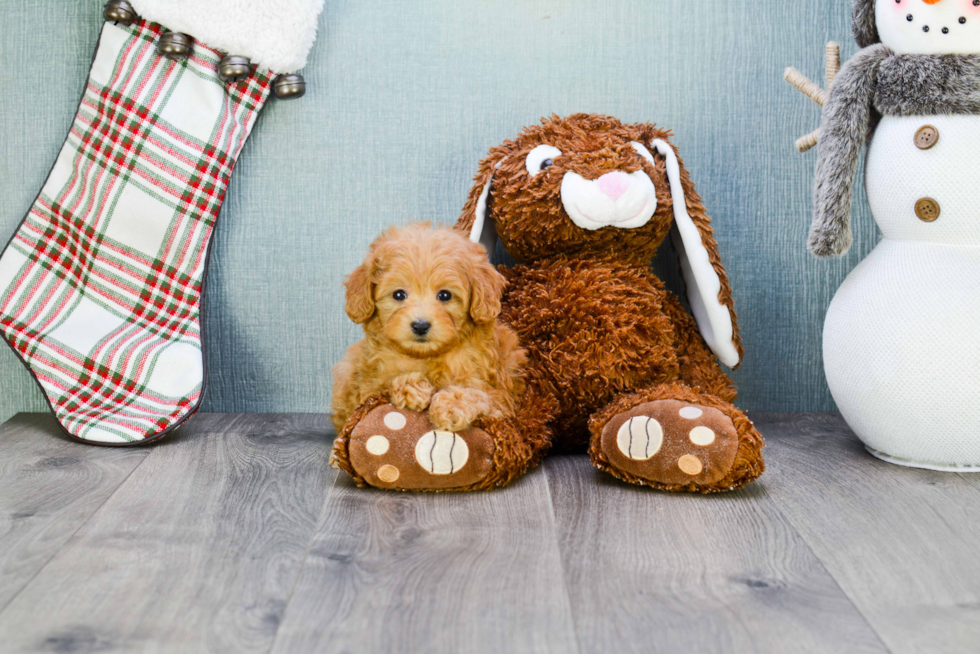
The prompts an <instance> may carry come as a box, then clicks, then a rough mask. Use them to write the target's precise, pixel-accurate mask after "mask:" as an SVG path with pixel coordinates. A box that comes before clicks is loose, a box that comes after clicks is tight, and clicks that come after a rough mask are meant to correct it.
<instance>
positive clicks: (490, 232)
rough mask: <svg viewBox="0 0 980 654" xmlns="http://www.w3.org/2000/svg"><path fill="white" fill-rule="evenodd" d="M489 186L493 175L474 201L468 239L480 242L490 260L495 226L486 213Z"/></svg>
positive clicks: (495, 237)
mask: <svg viewBox="0 0 980 654" xmlns="http://www.w3.org/2000/svg"><path fill="white" fill-rule="evenodd" d="M502 163H504V160H501V161H500V162H498V163H497V165H496V166H495V168H500V165H501V164H502ZM491 186H493V175H491V176H490V179H489V180H487V183H486V184H484V185H483V192H482V193H480V198H479V199H478V200H477V201H476V211H475V216H474V219H473V227H472V228H471V229H470V240H471V241H473V242H474V243H480V244H481V245H482V246H483V247H485V248H486V249H487V258H488V259H491V260H492V259H493V255H494V253H495V252H496V251H497V226H496V225H495V224H494V222H493V218H492V217H490V216H488V215H487V204H488V203H489V201H490V187H491Z"/></svg>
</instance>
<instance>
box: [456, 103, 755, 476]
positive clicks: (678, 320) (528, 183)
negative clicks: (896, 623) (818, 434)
mask: <svg viewBox="0 0 980 654" xmlns="http://www.w3.org/2000/svg"><path fill="white" fill-rule="evenodd" d="M457 228H459V229H462V230H464V231H465V232H467V233H469V234H470V238H471V239H473V240H475V241H480V242H483V243H484V245H486V246H487V249H488V251H490V252H493V251H494V248H495V245H496V240H497V238H499V240H500V241H501V243H502V245H503V247H504V249H505V250H506V251H507V252H508V253H509V254H510V255H511V256H513V257H514V258H515V259H517V260H518V262H519V264H518V265H517V266H515V267H514V268H512V269H503V270H502V271H503V272H504V275H505V276H506V277H507V281H508V284H507V287H506V289H505V292H504V297H503V311H502V313H501V318H502V319H503V320H504V322H506V323H508V324H509V325H510V326H511V327H512V328H514V329H515V330H516V331H517V332H518V334H519V336H520V339H521V344H522V346H523V347H524V348H525V349H526V350H527V354H528V357H529V363H528V370H527V377H528V387H529V388H534V389H536V393H537V397H539V398H543V399H547V398H554V399H555V400H557V410H554V409H552V408H550V407H547V406H544V405H542V406H541V407H540V409H539V408H538V407H535V406H533V405H531V406H528V405H525V406H524V407H523V409H522V411H523V415H524V416H525V418H526V419H532V418H534V417H535V416H538V415H541V414H544V413H545V412H549V411H550V412H551V413H553V415H552V416H551V417H550V420H549V424H550V426H551V428H552V432H553V434H554V437H553V439H552V443H551V445H553V447H554V449H555V450H557V451H575V450H584V449H585V448H586V447H588V451H589V453H590V455H591V458H592V461H593V463H594V465H596V466H597V467H598V468H600V469H602V470H605V471H608V472H609V473H611V474H613V475H614V476H616V477H618V478H620V479H622V480H625V481H628V482H631V483H635V484H642V485H647V486H653V487H656V488H660V489H664V490H676V491H693V492H702V493H708V492H717V491H726V490H732V489H735V488H739V487H741V486H743V485H745V484H746V483H748V482H750V481H752V480H754V479H756V478H757V477H758V476H759V475H760V474H761V473H762V471H763V469H764V463H763V458H762V454H761V449H762V446H763V441H762V438H761V437H760V436H759V434H758V432H756V430H755V429H754V427H753V426H752V423H751V422H750V421H749V420H748V418H747V417H746V416H745V414H744V413H742V412H741V411H739V410H738V409H736V408H735V407H734V406H732V404H731V403H732V402H733V401H734V399H735V388H734V386H733V385H732V382H731V380H730V379H729V378H728V377H727V376H725V374H724V373H723V372H722V370H721V368H720V367H719V365H718V363H717V361H716V360H715V358H716V357H717V359H718V360H720V361H721V362H722V363H724V364H725V365H727V366H730V367H736V366H737V365H738V364H739V362H740V360H741V358H742V344H741V341H740V339H739V336H738V327H737V323H736V318H735V311H734V309H733V306H732V296H731V289H730V287H729V283H728V277H727V275H726V273H725V269H724V268H723V267H722V264H721V259H720V257H719V255H718V247H717V245H716V243H715V239H714V236H713V232H712V228H711V222H710V219H709V218H708V216H707V214H706V213H705V210H704V207H703V206H702V204H701V201H700V199H699V198H698V195H697V193H696V192H695V190H694V184H693V183H692V182H691V180H690V178H689V176H688V174H687V171H686V170H685V169H684V167H683V164H682V163H681V161H680V158H679V157H678V156H677V153H676V151H675V149H674V147H673V146H672V145H671V144H670V142H669V140H668V132H667V131H665V130H661V129H658V128H656V127H654V126H652V125H649V124H639V125H627V124H623V123H621V122H620V121H618V120H616V119H615V118H611V117H608V116H598V115H587V114H577V115H573V116H570V117H567V118H559V117H557V116H554V117H552V118H550V119H546V120H543V121H542V123H541V125H538V126H533V127H528V128H527V129H525V130H524V131H523V132H522V133H521V134H520V136H518V137H517V138H516V139H515V140H512V141H506V142H505V143H504V144H502V145H500V146H498V147H495V148H493V149H491V150H490V154H489V156H488V157H487V158H486V159H484V160H483V162H482V163H481V164H480V168H479V173H478V175H477V179H476V185H475V186H474V187H473V189H472V191H471V192H470V196H469V199H468V201H467V203H466V206H465V207H464V210H463V215H462V217H461V218H460V220H459V222H458V223H457ZM668 233H671V234H672V241H673V243H674V246H675V248H676V249H677V251H678V252H679V254H680V258H681V267H682V273H683V277H684V280H685V282H686V286H687V290H688V299H689V301H690V306H691V311H692V313H693V317H692V316H691V315H689V314H688V313H687V312H686V311H685V310H684V308H683V307H682V305H681V303H680V302H679V301H678V299H677V298H676V297H675V296H674V295H672V294H671V293H670V292H669V291H667V290H666V288H665V287H664V285H663V283H662V282H661V281H660V280H659V279H658V278H657V277H656V276H655V275H654V274H653V272H652V271H651V269H650V267H649V264H650V261H651V259H652V258H653V257H654V256H655V254H656V252H657V249H658V248H659V246H660V244H661V243H662V242H663V240H664V239H665V238H666V237H667V235H668Z"/></svg>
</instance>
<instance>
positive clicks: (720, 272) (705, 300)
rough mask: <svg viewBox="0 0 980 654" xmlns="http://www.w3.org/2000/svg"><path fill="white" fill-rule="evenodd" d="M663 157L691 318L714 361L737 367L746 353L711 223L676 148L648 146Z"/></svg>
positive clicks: (658, 143) (659, 141)
mask: <svg viewBox="0 0 980 654" xmlns="http://www.w3.org/2000/svg"><path fill="white" fill-rule="evenodd" d="M651 145H652V146H653V147H654V148H655V149H656V150H657V152H658V153H660V155H661V156H663V157H664V159H665V162H666V167H667V179H668V180H669V181H670V195H671V199H672V200H673V206H674V226H673V228H672V229H671V241H672V242H673V244H674V248H675V249H676V250H677V253H678V255H679V257H680V261H681V273H682V274H683V276H684V284H685V285H686V286H687V298H688V302H689V303H690V305H691V313H693V314H694V319H695V321H697V323H698V329H699V330H700V331H701V336H702V337H704V341H705V343H707V344H708V347H709V348H711V351H712V352H714V353H715V356H717V357H718V360H719V361H721V362H722V363H723V364H725V365H726V366H728V367H730V368H736V367H738V365H739V363H740V362H741V360H742V355H743V354H744V352H743V349H742V341H741V339H740V338H739V335H738V323H737V321H736V316H735V307H734V304H733V302H732V289H731V286H730V285H729V283H728V274H727V273H726V272H725V268H724V267H723V266H722V265H721V257H720V256H719V254H718V244H717V243H716V242H715V238H714V230H712V229H711V219H710V218H708V215H707V213H705V210H704V205H702V204H701V199H700V198H699V197H698V194H697V193H696V192H695V190H694V183H693V182H691V179H690V177H689V176H688V174H687V171H686V170H685V169H684V168H683V166H682V165H681V162H680V160H679V159H678V158H677V153H676V152H674V148H673V147H671V145H670V144H669V143H667V142H666V141H664V140H663V139H655V140H654V141H653V142H652V144H651Z"/></svg>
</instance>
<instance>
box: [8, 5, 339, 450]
mask: <svg viewBox="0 0 980 654" xmlns="http://www.w3.org/2000/svg"><path fill="white" fill-rule="evenodd" d="M130 2H131V3H132V5H130V4H129V3H127V2H125V1H123V0H111V1H110V2H109V3H108V4H107V5H106V7H105V10H104V14H105V17H106V19H107V22H106V23H105V25H104V26H103V29H102V34H101V37H100V39H99V44H98V47H97V49H96V54H95V58H94V60H93V62H92V68H91V71H90V73H89V79H88V83H87V85H86V87H85V91H84V94H83V97H82V99H81V102H80V104H79V107H78V113H77V114H76V116H75V120H74V122H73V123H72V125H71V129H70V131H69V133H68V137H67V139H66V140H65V144H64V146H63V147H62V149H61V153H60V154H59V155H58V158H57V160H56V161H55V163H54V167H53V168H52V169H51V172H50V174H49V176H48V179H47V181H46V182H45V184H44V186H43V187H42V189H41V192H40V193H39V194H38V196H37V199H36V200H35V202H34V205H33V206H32V207H31V209H30V211H29V212H28V214H27V216H26V217H25V218H24V220H23V222H22V223H21V225H20V227H19V228H18V229H17V232H16V233H15V234H14V235H13V237H12V238H11V240H10V242H9V243H8V245H7V247H6V249H5V250H4V252H3V255H2V256H0V332H2V333H3V336H4V337H5V339H6V340H7V342H8V343H9V344H10V346H11V347H12V348H13V349H14V351H15V352H16V353H17V355H18V356H19V357H20V358H21V360H22V361H23V362H24V364H25V365H26V366H27V368H28V369H29V370H30V372H31V373H32V374H33V376H34V378H35V379H36V380H37V382H38V384H39V385H40V386H41V390H42V391H43V392H44V395H45V396H46V398H47V400H48V402H49V404H50V405H51V408H52V409H53V411H54V413H55V415H56V416H57V418H58V421H59V422H60V423H61V425H62V426H63V427H64V428H65V430H66V431H67V432H68V434H69V435H70V436H72V437H73V438H75V439H79V440H83V441H86V442H92V443H99V444H111V445H126V444H132V443H138V442H147V441H149V440H152V439H156V438H159V437H160V436H162V435H163V434H165V433H166V432H168V431H169V430H171V429H173V428H174V427H176V426H177V425H179V424H181V423H182V422H183V421H184V420H186V419H187V418H188V417H189V416H191V415H192V414H193V413H194V412H195V411H196V410H197V408H198V406H199V405H200V402H201V397H202V393H203V389H204V358H203V352H202V346H201V342H202V341H201V325H200V320H199V315H200V302H201V293H202V291H203V287H204V279H205V273H206V270H207V261H208V254H209V244H210V242H211V235H212V233H213V230H214V225H215V221H216V219H217V217H218V211H219V210H220V208H221V202H222V199H223V198H224V194H225V189H226V187H227V185H228V181H229V179H230V178H231V173H232V169H233V168H234V165H235V161H236V159H237V157H238V155H239V153H240V152H241V149H242V146H243V145H244V143H245V140H246V139H247V138H248V135H249V133H250V131H251V130H252V127H253V126H254V124H255V120H256V118H257V117H258V115H259V112H260V111H261V110H262V107H263V105H264V104H265V102H266V100H267V99H268V98H269V96H270V94H272V93H275V94H276V95H279V96H280V97H290V96H293V97H295V96H299V95H301V94H302V92H303V89H304V84H303V81H302V78H301V77H299V76H298V75H290V74H288V73H291V72H292V71H295V70H297V69H299V68H301V67H302V66H303V65H304V64H305V61H306V55H307V53H308V52H309V48H310V46H311V45H312V43H313V39H314V37H315V33H316V21H317V17H318V14H319V12H320V9H321V7H322V0H264V1H263V2H250V1H248V0H130ZM151 21H153V22H151ZM171 30H172V31H171ZM277 73H280V75H279V76H278V77H277V75H276V74H277Z"/></svg>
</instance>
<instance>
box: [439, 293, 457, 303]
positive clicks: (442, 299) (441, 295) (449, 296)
mask: <svg viewBox="0 0 980 654" xmlns="http://www.w3.org/2000/svg"><path fill="white" fill-rule="evenodd" d="M436 298H437V299H438V300H439V301H440V302H449V301H450V300H451V299H453V294H452V293H450V292H449V291H439V292H438V293H436Z"/></svg>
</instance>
